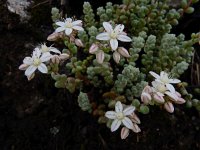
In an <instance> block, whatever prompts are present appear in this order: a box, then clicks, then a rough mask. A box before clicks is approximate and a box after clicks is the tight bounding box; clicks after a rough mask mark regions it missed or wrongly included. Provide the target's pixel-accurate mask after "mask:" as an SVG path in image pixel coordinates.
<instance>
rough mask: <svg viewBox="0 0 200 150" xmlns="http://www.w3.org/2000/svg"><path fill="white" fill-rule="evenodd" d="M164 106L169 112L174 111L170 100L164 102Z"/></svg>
mask: <svg viewBox="0 0 200 150" xmlns="http://www.w3.org/2000/svg"><path fill="white" fill-rule="evenodd" d="M164 108H165V110H167V111H168V112H169V113H173V112H174V106H173V104H172V103H171V102H166V103H165V104H164Z"/></svg>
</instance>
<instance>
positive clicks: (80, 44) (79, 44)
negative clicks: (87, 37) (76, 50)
mask: <svg viewBox="0 0 200 150" xmlns="http://www.w3.org/2000/svg"><path fill="white" fill-rule="evenodd" d="M75 44H76V45H77V46H79V47H84V45H83V42H82V41H81V40H80V39H75Z"/></svg>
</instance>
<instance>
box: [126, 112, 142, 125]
mask: <svg viewBox="0 0 200 150" xmlns="http://www.w3.org/2000/svg"><path fill="white" fill-rule="evenodd" d="M129 118H130V119H131V121H132V122H135V123H137V124H140V123H141V121H140V119H139V118H138V116H137V115H136V114H135V113H134V112H133V113H132V114H131V115H130V116H129Z"/></svg>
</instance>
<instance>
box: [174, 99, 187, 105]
mask: <svg viewBox="0 0 200 150" xmlns="http://www.w3.org/2000/svg"><path fill="white" fill-rule="evenodd" d="M185 102H186V101H185V100H184V99H183V98H179V99H178V100H177V101H175V103H176V104H183V103H185Z"/></svg>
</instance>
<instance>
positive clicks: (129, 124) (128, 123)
mask: <svg viewBox="0 0 200 150" xmlns="http://www.w3.org/2000/svg"><path fill="white" fill-rule="evenodd" d="M122 123H123V124H124V126H125V127H127V128H129V129H132V128H133V123H132V121H131V120H130V119H129V118H128V117H124V119H123V120H122Z"/></svg>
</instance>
